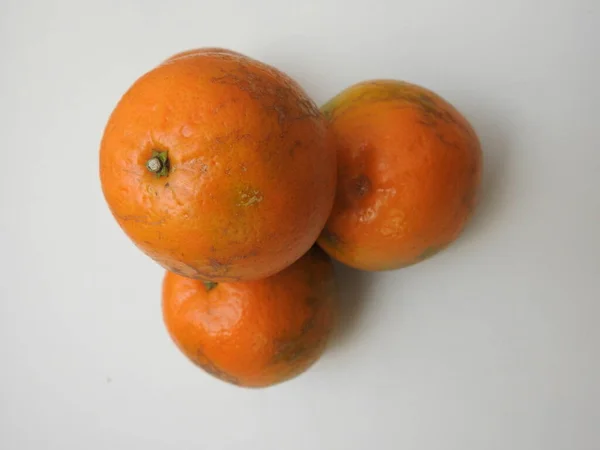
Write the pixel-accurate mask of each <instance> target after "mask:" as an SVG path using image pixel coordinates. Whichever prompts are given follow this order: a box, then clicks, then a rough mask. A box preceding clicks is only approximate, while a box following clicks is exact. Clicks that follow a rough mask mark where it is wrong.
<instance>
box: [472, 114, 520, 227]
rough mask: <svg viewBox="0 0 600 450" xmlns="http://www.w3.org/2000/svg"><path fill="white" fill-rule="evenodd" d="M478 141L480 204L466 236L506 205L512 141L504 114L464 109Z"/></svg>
mask: <svg viewBox="0 0 600 450" xmlns="http://www.w3.org/2000/svg"><path fill="white" fill-rule="evenodd" d="M462 112H463V113H465V115H466V117H467V119H468V120H469V122H470V123H471V124H472V125H473V128H474V129H475V132H476V133H477V135H478V136H479V139H480V141H481V148H482V152H483V173H482V179H481V187H480V191H479V203H478V205H477V207H476V208H475V212H474V213H473V217H472V218H471V221H470V223H469V224H468V225H467V227H466V229H465V233H464V235H465V237H466V238H468V237H469V236H470V235H475V234H479V233H483V232H485V231H486V230H487V229H489V227H490V226H492V225H493V224H494V223H495V222H496V219H497V218H498V217H500V216H501V215H502V214H503V212H504V211H505V210H506V207H507V206H508V198H507V196H506V195H505V193H506V192H507V187H508V186H509V182H510V181H509V179H510V173H509V172H510V161H511V141H510V133H509V130H508V129H507V126H508V123H507V120H506V116H503V115H502V114H500V112H498V113H491V112H490V111H487V110H485V108H482V107H481V106H479V107H473V108H463V111H462Z"/></svg>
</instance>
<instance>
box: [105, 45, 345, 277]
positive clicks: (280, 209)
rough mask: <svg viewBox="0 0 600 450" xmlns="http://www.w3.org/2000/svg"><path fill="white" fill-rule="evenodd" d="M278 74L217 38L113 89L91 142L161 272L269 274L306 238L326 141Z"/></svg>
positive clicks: (119, 209) (319, 213)
mask: <svg viewBox="0 0 600 450" xmlns="http://www.w3.org/2000/svg"><path fill="white" fill-rule="evenodd" d="M327 136H328V133H327V127H326V124H325V120H324V118H323V116H322V114H321V113H320V111H319V109H318V108H317V107H316V106H315V104H314V103H313V102H312V100H310V98H309V97H308V96H307V94H306V93H305V92H304V91H303V90H302V89H301V88H300V87H299V86H298V85H297V84H296V83H295V82H294V81H292V80H291V79H290V78H289V77H287V76H286V75H285V74H283V73H281V72H279V71H278V70H276V69H274V68H272V67H270V66H268V65H266V64H263V63H260V62H258V61H256V60H253V59H251V58H248V57H246V56H243V55H241V54H239V53H235V52H232V51H228V50H222V49H214V48H210V49H208V48H207V49H198V50H191V51H187V52H182V53H179V54H177V55H175V56H173V57H171V58H169V59H168V60H166V61H165V62H164V63H162V64H160V65H159V66H158V67H156V68H155V69H153V70H151V71H150V72H148V73H146V74H145V75H143V76H142V77H141V78H139V79H138V80H137V81H136V82H135V83H134V84H133V86H131V88H130V89H129V90H128V91H127V92H126V93H125V94H124V95H123V97H122V98H121V100H120V101H119V102H118V104H117V106H116V108H115V109H114V111H113V112H112V114H111V116H110V118H109V121H108V123H107V125H106V128H105V131H104V135H103V138H102V142H101V146H100V178H101V182H102V189H103V192H104V196H105V198H106V201H107V203H108V205H109V207H110V209H111V211H112V213H113V215H114V217H115V218H116V220H117V222H118V223H119V225H120V226H121V227H122V229H123V230H124V231H125V232H126V233H127V235H128V236H129V237H130V238H131V239H132V240H133V242H134V243H135V244H136V245H137V246H138V247H139V248H140V249H141V250H143V251H144V252H145V253H146V254H148V255H149V256H151V257H152V258H154V259H155V260H156V261H158V262H159V263H160V264H161V265H162V266H163V267H165V268H166V269H168V270H171V271H173V272H176V273H179V274H181V275H185V276H187V277H193V278H198V279H206V280H214V281H233V280H251V279H258V278H262V277H265V276H268V275H271V274H274V273H276V272H278V271H280V270H282V269H283V268H285V267H287V266H288V265H290V264H291V263H293V262H294V261H296V260H297V259H298V258H300V257H301V256H302V254H304V253H305V252H306V251H307V250H308V249H309V248H310V246H311V245H312V244H313V243H314V242H315V240H316V239H317V237H318V235H319V233H320V231H321V230H322V229H323V226H324V224H325V221H326V220H327V216H328V215H329V212H330V211H331V207H332V205H333V198H334V195H335V178H336V164H335V151H334V149H333V148H332V146H330V145H328V142H327Z"/></svg>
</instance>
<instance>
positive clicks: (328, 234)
mask: <svg viewBox="0 0 600 450" xmlns="http://www.w3.org/2000/svg"><path fill="white" fill-rule="evenodd" d="M321 239H323V240H325V241H327V242H328V243H329V244H330V245H331V246H333V247H337V246H338V245H340V244H341V243H342V240H341V239H340V237H339V236H338V235H337V234H335V233H333V232H332V231H330V230H329V229H328V228H325V229H324V230H323V232H322V233H321Z"/></svg>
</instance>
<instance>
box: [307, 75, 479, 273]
mask: <svg viewBox="0 0 600 450" xmlns="http://www.w3.org/2000/svg"><path fill="white" fill-rule="evenodd" d="M322 110H323V112H324V113H325V115H326V117H327V118H328V120H329V124H330V128H331V130H332V133H333V134H334V135H335V141H336V147H337V157H338V186H337V193H336V199H335V203H334V207H333V211H332V213H331V216H330V218H329V220H328V222H327V225H326V227H325V229H324V231H323V233H322V234H321V236H320V238H319V245H321V247H322V248H323V249H324V250H325V251H326V252H327V253H329V254H330V255H331V256H332V257H333V258H335V259H337V260H339V261H341V262H343V263H345V264H347V265H349V266H352V267H355V268H358V269H363V270H387V269H396V268H400V267H404V266H407V265H410V264H414V263H416V262H419V261H421V260H423V259H425V258H427V257H429V256H431V255H433V254H435V253H436V252H438V251H439V250H441V249H443V248H445V247H446V246H447V245H449V244H450V243H451V242H453V241H454V240H455V239H456V238H457V237H458V235H459V234H460V233H461V231H462V230H463V228H464V226H465V224H466V223H467V221H468V219H469V217H470V216H471V213H472V211H473V208H474V207H475V204H476V200H477V193H478V189H479V184H480V179H481V165H482V155H481V147H480V144H479V140H478V138H477V136H476V134H475V132H474V130H473V128H472V127H471V125H470V124H469V123H468V122H467V120H466V119H465V118H464V117H463V116H462V115H461V114H460V113H459V112H458V111H457V110H456V109H455V108H454V107H453V106H452V105H450V104H449V103H448V102H446V101H445V100H444V99H442V98H441V97H440V96H438V95H436V94H435V93H433V92H431V91H429V90H427V89H425V88H422V87H419V86H416V85H413V84H409V83H406V82H401V81H393V80H376V81H368V82H363V83H359V84H356V85H354V86H351V87H350V88H348V89H346V90H344V91H342V92H341V93H340V94H338V95H337V96H336V97H334V98H333V99H332V100H330V101H329V102H328V103H327V104H325V105H324V106H323V108H322Z"/></svg>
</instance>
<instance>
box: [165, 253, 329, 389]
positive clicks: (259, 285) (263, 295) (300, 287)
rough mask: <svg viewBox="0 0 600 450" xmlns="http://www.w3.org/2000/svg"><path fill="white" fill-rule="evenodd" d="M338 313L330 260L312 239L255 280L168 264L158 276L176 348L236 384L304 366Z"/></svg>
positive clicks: (266, 380) (266, 381)
mask: <svg viewBox="0 0 600 450" xmlns="http://www.w3.org/2000/svg"><path fill="white" fill-rule="evenodd" d="M336 313H337V293H336V288H335V281H334V278H333V266H332V264H331V259H330V258H329V257H328V256H327V255H326V254H325V253H324V252H323V251H322V250H321V249H320V248H319V247H317V246H314V247H313V248H312V249H311V250H310V251H309V252H308V253H307V254H306V255H304V256H303V257H302V258H301V259H300V260H298V261H297V262H296V263H294V264H293V265H292V266H290V267H288V268H287V269H285V270H283V271H282V272H279V273H278V274H276V275H273V276H271V277H268V278H265V279H263V280H259V281H246V282H237V283H214V282H203V281H200V280H193V279H189V278H185V277H182V276H180V275H176V274H174V273H171V272H167V273H166V275H165V279H164V283H163V317H164V322H165V325H166V327H167V330H168V332H169V334H170V335H171V337H172V339H173V341H174V342H175V343H176V345H177V346H178V348H179V349H180V350H181V351H182V352H183V353H184V354H185V355H186V356H187V357H188V358H189V359H190V360H191V361H192V362H194V363H195V364H197V365H198V366H200V367H201V368H203V369H204V370H205V371H207V372H208V373H210V374H212V375H214V376H216V377H217V378H219V379H221V380H223V381H227V382H230V383H233V384H237V385H240V386H246V387H265V386H270V385H273V384H276V383H280V382H282V381H285V380H288V379H290V378H292V377H295V376H296V375H299V374H300V373H302V372H304V371H305V370H306V369H307V368H308V367H310V366H311V365H312V364H313V363H314V362H315V361H316V360H317V359H318V358H319V357H320V355H321V353H322V352H323V350H324V348H325V345H326V343H327V340H328V337H329V335H330V333H331V330H332V328H333V326H334V323H335V319H336Z"/></svg>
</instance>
